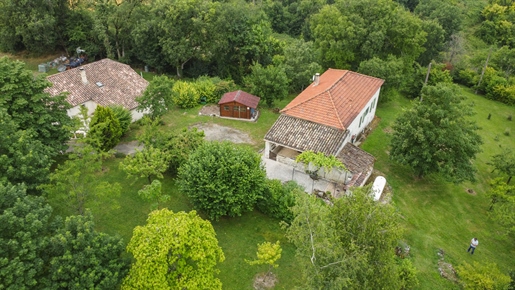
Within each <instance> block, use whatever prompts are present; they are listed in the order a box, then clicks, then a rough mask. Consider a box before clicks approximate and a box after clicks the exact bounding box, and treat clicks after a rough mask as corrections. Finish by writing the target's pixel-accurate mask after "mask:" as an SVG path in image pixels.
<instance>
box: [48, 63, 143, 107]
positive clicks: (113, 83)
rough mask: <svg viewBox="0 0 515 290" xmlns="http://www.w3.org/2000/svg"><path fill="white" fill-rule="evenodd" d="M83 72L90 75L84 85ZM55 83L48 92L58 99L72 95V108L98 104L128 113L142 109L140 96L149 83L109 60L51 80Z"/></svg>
mask: <svg viewBox="0 0 515 290" xmlns="http://www.w3.org/2000/svg"><path fill="white" fill-rule="evenodd" d="M81 69H83V72H84V73H85V75H86V79H87V83H84V80H83V77H82V75H81V74H82V73H81ZM47 79H48V80H49V81H50V82H51V83H52V84H53V86H52V87H50V88H47V89H45V91H46V92H48V93H50V95H52V96H55V95H58V94H60V93H62V92H68V93H69V94H68V97H67V99H66V100H67V101H68V103H70V104H71V105H72V106H77V105H80V104H83V103H85V102H87V101H90V100H91V101H94V102H95V103H97V104H99V105H101V106H109V105H121V106H123V107H125V108H126V109H128V110H132V109H135V108H136V107H137V106H138V103H137V102H136V97H138V96H141V95H142V94H143V92H144V91H145V89H146V88H147V86H148V81H146V80H145V79H144V78H142V77H141V76H140V75H139V74H138V73H136V72H135V71H134V70H133V69H132V68H131V67H130V66H128V65H126V64H123V63H119V62H116V61H114V60H110V59H108V58H105V59H103V60H100V61H96V62H92V63H89V64H85V65H83V66H80V67H78V68H73V69H70V70H67V71H64V72H61V73H58V74H55V75H51V76H49V77H47Z"/></svg>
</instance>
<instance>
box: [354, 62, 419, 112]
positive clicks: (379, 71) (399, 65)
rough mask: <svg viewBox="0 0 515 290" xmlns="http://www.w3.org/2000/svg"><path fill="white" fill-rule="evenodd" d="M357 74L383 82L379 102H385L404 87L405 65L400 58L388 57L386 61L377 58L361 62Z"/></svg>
mask: <svg viewBox="0 0 515 290" xmlns="http://www.w3.org/2000/svg"><path fill="white" fill-rule="evenodd" d="M358 72H360V73H362V74H366V75H370V76H374V77H376V78H380V79H383V80H385V82H384V84H383V86H382V87H381V97H380V99H379V101H380V102H385V101H387V100H388V99H389V98H390V97H391V96H392V94H394V93H395V91H397V90H399V91H401V90H402V89H403V88H404V87H405V85H406V81H405V80H406V78H407V77H406V75H407V73H408V72H409V71H408V72H407V70H406V64H405V63H404V60H403V59H402V58H397V57H395V56H393V55H389V56H388V58H387V59H386V60H382V59H380V58H378V57H374V58H371V59H369V60H365V61H362V62H361V63H360V64H359V68H358Z"/></svg>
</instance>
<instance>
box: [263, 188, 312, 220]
mask: <svg viewBox="0 0 515 290" xmlns="http://www.w3.org/2000/svg"><path fill="white" fill-rule="evenodd" d="M301 194H304V189H303V188H302V187H301V186H300V185H298V184H297V183H295V182H294V181H288V182H286V183H285V184H282V183H281V181H280V180H277V179H267V180H266V186H265V189H264V191H263V196H261V197H260V198H259V199H258V200H257V202H256V208H257V209H258V210H259V211H260V212H262V213H264V214H266V215H268V216H271V217H274V218H277V219H280V220H282V221H285V222H287V223H290V222H291V221H292V220H293V212H292V211H291V208H292V207H293V206H294V205H295V201H296V199H297V196H299V195H301Z"/></svg>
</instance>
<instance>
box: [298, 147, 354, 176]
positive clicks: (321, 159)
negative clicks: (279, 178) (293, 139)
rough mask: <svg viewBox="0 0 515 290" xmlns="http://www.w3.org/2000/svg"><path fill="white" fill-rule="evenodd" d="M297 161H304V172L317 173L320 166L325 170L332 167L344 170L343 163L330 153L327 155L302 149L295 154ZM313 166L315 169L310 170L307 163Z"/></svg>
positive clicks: (329, 169) (328, 170)
mask: <svg viewBox="0 0 515 290" xmlns="http://www.w3.org/2000/svg"><path fill="white" fill-rule="evenodd" d="M295 162H297V163H304V166H305V168H306V172H308V173H315V174H316V173H317V172H318V170H320V168H324V169H325V170H326V172H330V171H331V170H333V169H334V168H337V169H343V170H346V168H345V165H344V164H343V163H342V162H341V161H340V160H339V159H338V158H336V157H335V156H333V155H330V156H327V155H325V154H324V153H322V152H317V153H315V152H313V151H310V150H308V151H304V152H302V153H301V154H299V155H298V156H297V158H296V159H295ZM310 164H311V165H312V166H314V167H315V169H314V170H313V171H312V172H311V171H310V170H309V165H310Z"/></svg>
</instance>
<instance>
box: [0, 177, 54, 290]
mask: <svg viewBox="0 0 515 290" xmlns="http://www.w3.org/2000/svg"><path fill="white" fill-rule="evenodd" d="M0 196H1V197H2V198H0V288H2V289H12V290H14V289H34V288H35V287H36V285H38V284H39V282H40V279H41V276H42V274H43V271H44V267H45V261H44V257H45V256H46V255H47V253H46V247H47V245H48V240H47V234H48V232H49V221H50V216H51V214H52V208H51V207H50V206H49V205H48V204H47V203H46V202H45V200H44V198H43V197H36V196H27V195H26V193H25V187H24V186H23V185H15V186H13V185H10V184H7V185H4V184H1V183H0Z"/></svg>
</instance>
